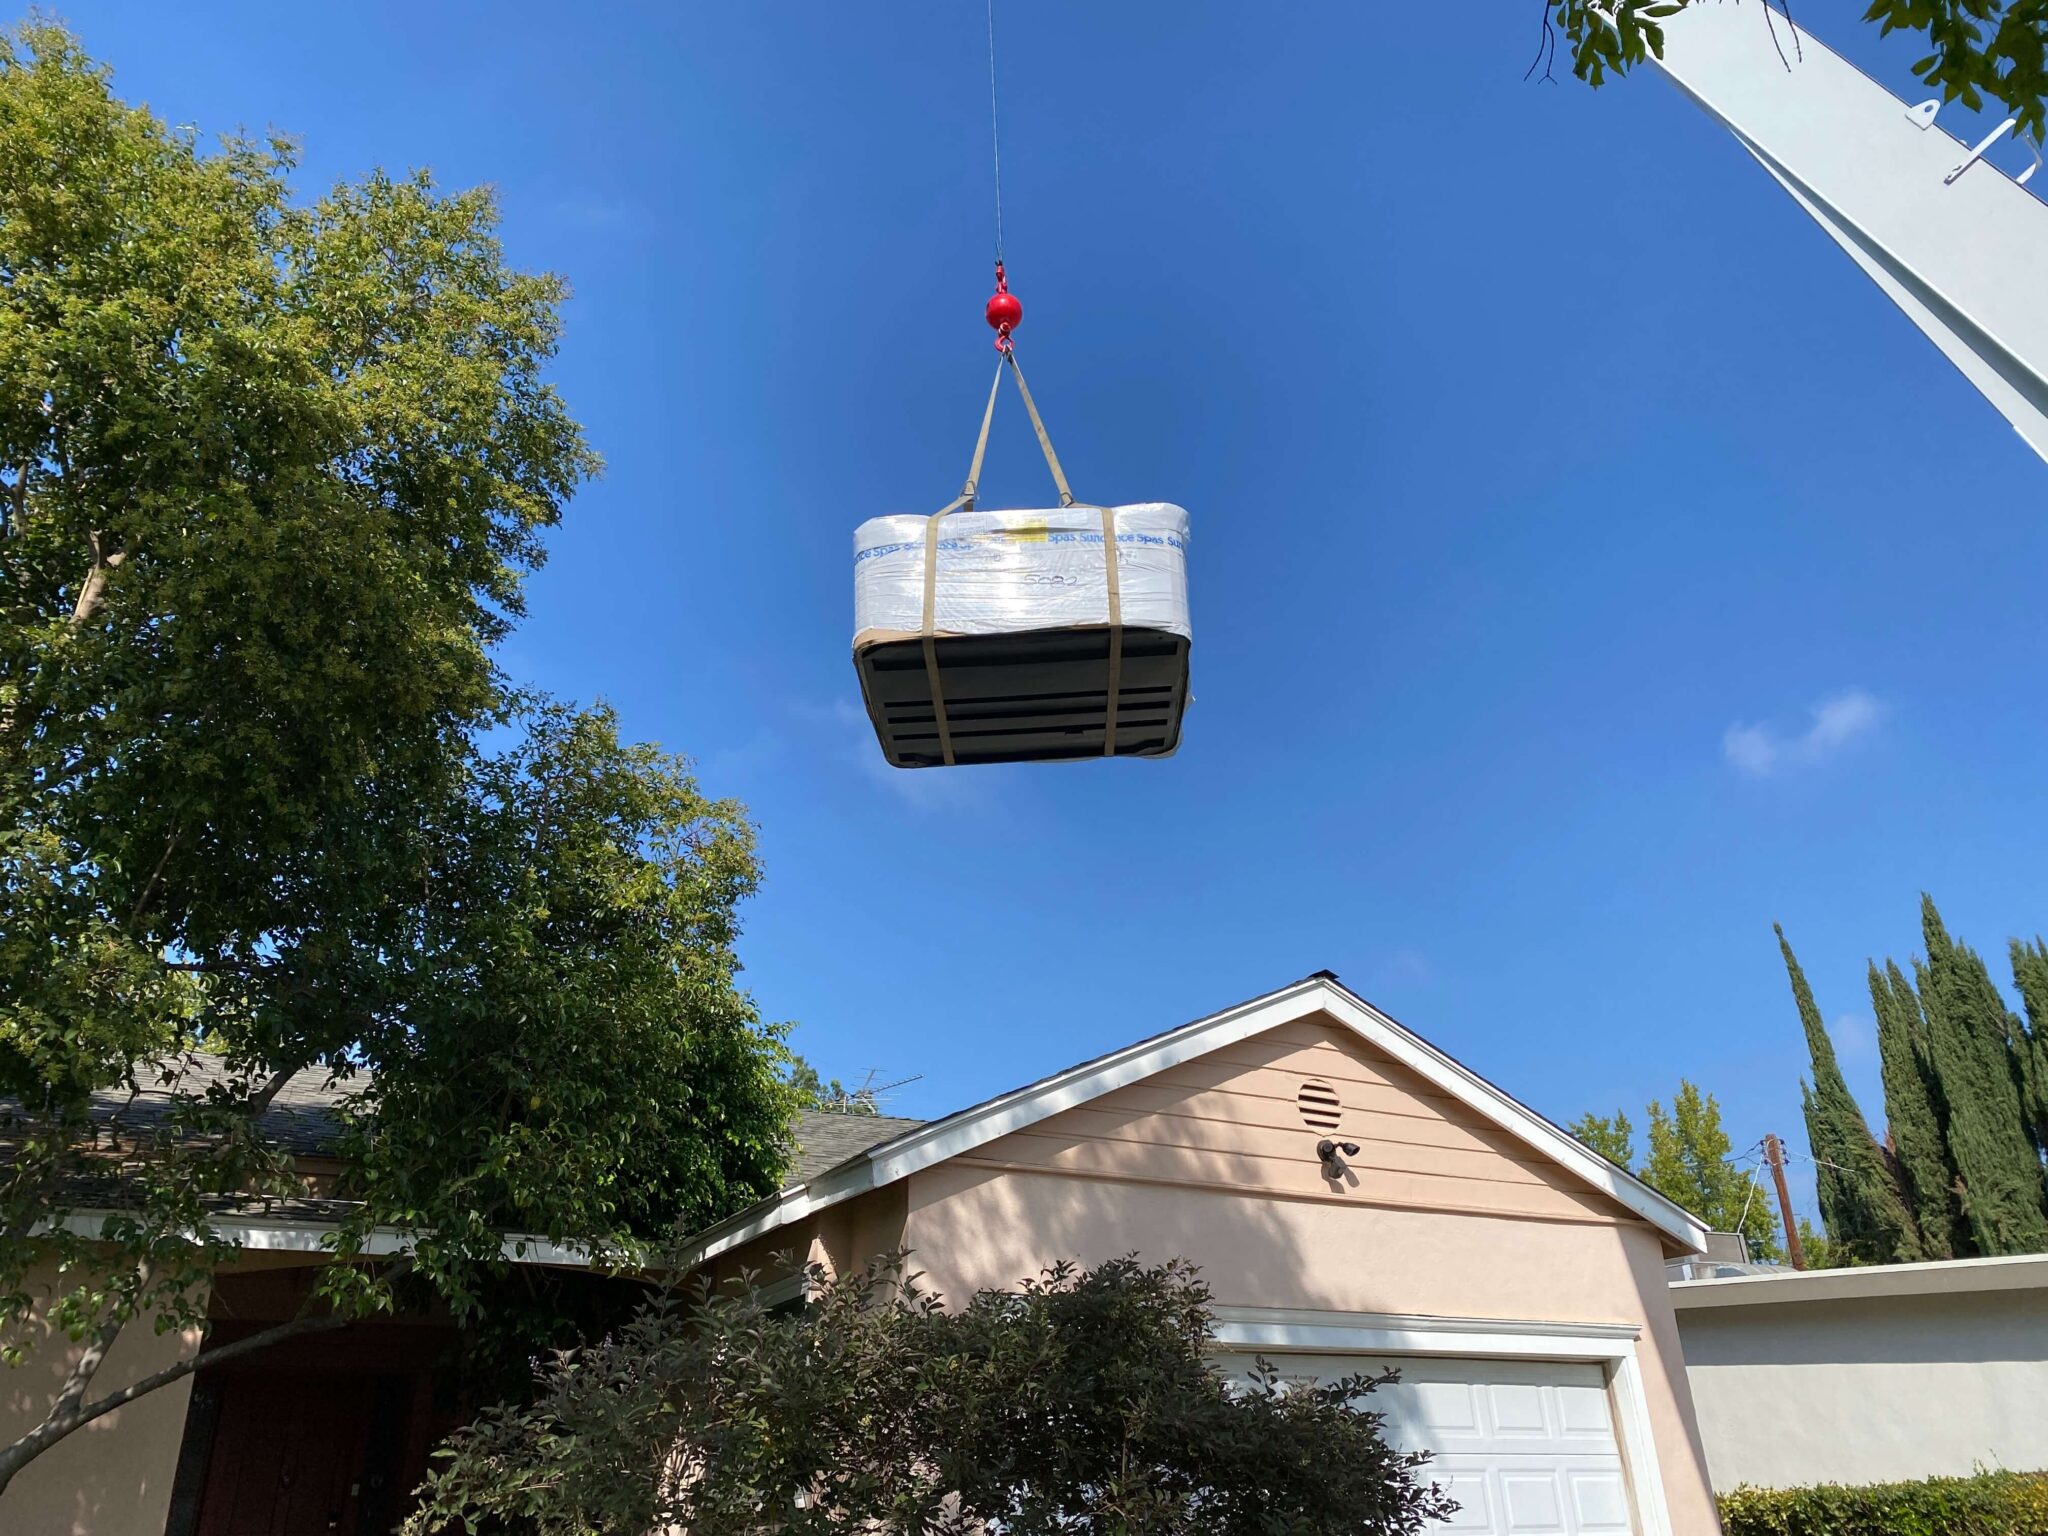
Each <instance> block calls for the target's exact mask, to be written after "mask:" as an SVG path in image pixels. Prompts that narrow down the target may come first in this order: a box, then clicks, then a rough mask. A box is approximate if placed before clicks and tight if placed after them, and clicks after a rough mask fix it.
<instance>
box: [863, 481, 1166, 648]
mask: <svg viewBox="0 0 2048 1536" xmlns="http://www.w3.org/2000/svg"><path fill="white" fill-rule="evenodd" d="M1111 513H1112V518H1113V524H1114V527H1115V530H1116V550H1117V579H1118V597H1119V607H1120V610H1121V616H1122V620H1123V623H1124V626H1125V627H1126V628H1138V629H1159V630H1165V631H1167V632H1169V633H1171V634H1176V635H1179V636H1181V637H1182V638H1183V639H1190V640H1191V639H1193V634H1192V632H1191V631H1190V629H1189V627H1188V576H1187V548H1188V515H1187V513H1186V512H1184V511H1182V510H1181V509H1180V508H1179V507H1176V506H1173V505H1172V504H1170V503H1167V502H1159V501H1148V502H1139V503H1136V504H1134V505H1131V506H1127V507H1115V508H1112V509H1111ZM929 522H930V519H929V518H923V517H876V518H870V519H869V520H868V521H867V522H865V523H862V524H861V525H860V527H859V528H858V529H857V530H856V531H855V533H854V536H853V614H854V625H853V628H854V635H853V644H854V648H855V649H856V650H859V649H860V648H862V647H863V646H867V645H873V644H877V643H880V642H882V641H886V640H901V639H903V638H905V637H906V636H914V635H917V634H919V633H920V632H921V631H922V629H923V624H924V561H925V528H926V524H927V523H929ZM932 618H933V629H934V631H935V632H936V633H938V634H941V635H997V634H1015V633H1019V632H1023V631H1028V630H1041V629H1067V628H1073V627H1077V626H1083V625H1095V624H1107V623H1108V622H1109V586H1108V582H1107V580H1106V570H1105V567H1104V564H1103V533H1102V509H1101V508H1100V507H1066V508H1055V509H1053V510H1050V511H1018V512H955V513H952V514H950V515H949V516H947V517H946V518H944V519H943V520H942V521H941V523H940V526H939V539H938V575H937V579H936V582H935V584H934V587H933V601H932Z"/></svg>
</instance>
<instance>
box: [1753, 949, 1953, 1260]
mask: <svg viewBox="0 0 2048 1536" xmlns="http://www.w3.org/2000/svg"><path fill="white" fill-rule="evenodd" d="M1773 931H1774V932H1776V934H1777V935H1778V952H1779V954H1780V955H1781V956H1782V957H1783V958H1784V961H1785V974H1786V976H1787V978H1788V979H1789V980H1790V981H1791V983H1792V1001H1793V1006H1794V1007H1795V1008H1797V1010H1798V1012H1799V1023H1800V1027H1801V1029H1802V1030H1803V1031H1804V1033H1805V1035H1806V1050H1807V1054H1808V1057H1809V1059H1810V1060H1811V1061H1812V1063H1813V1082H1812V1085H1811V1086H1809V1085H1807V1084H1806V1083H1804V1082H1802V1083H1801V1084H1800V1085H1799V1097H1800V1107H1801V1108H1802V1110H1803V1111H1804V1114H1805V1120H1806V1139H1807V1144H1808V1145H1809V1146H1810V1147H1811V1148H1812V1149H1813V1161H1814V1183H1815V1186H1816V1190H1817V1192H1818V1194H1819V1197H1820V1215H1821V1222H1822V1224H1823V1225H1824V1226H1825V1227H1826V1228H1827V1232H1828V1246H1829V1249H1830V1252H1831V1253H1832V1254H1833V1256H1834V1258H1835V1260H1836V1262H1837V1263H1851V1264H1897V1263H1910V1262H1911V1261H1913V1260H1915V1259H1918V1258H1921V1257H1923V1256H1924V1255H1923V1253H1922V1251H1921V1244H1920V1229H1919V1224H1918V1223H1917V1222H1916V1221H1915V1220H1914V1218H1913V1213H1912V1209H1911V1201H1910V1198H1909V1196H1908V1193H1907V1190H1906V1187H1905V1179H1904V1176H1903V1174H1902V1173H1901V1171H1900V1168H1899V1164H1898V1160H1897V1159H1896V1158H1895V1157H1894V1156H1893V1155H1892V1152H1891V1149H1890V1148H1888V1147H1885V1146H1881V1145H1880V1144H1879V1143H1878V1140H1877V1138H1876V1137H1874V1136H1872V1135H1871V1134H1870V1127H1869V1125H1868V1124H1867V1123H1866V1122H1865V1121H1864V1119H1863V1111H1862V1110H1861V1109H1860V1108H1858V1107H1857V1104H1856V1097H1855V1095H1854V1094H1852V1093H1850V1091H1849V1084H1848V1082H1847V1081H1846V1080H1845V1079H1844V1078H1843V1076H1842V1067H1841V1063H1840V1062H1838V1061H1837V1060H1836V1059H1835V1043H1834V1041H1832V1040H1831V1039H1829V1038H1828V1030H1827V1025H1826V1023H1825V1022H1823V1020H1822V1019H1821V1016H1820V1007H1819V1005H1818V1004H1816V1003H1815V1002H1814V1000H1813V989H1812V988H1811V987H1809V986H1808V985H1807V982H1806V973H1805V972H1804V971H1803V970H1801V969H1800V966H1799V960H1798V957H1797V956H1795V955H1794V954H1793V953H1792V946H1791V944H1790V943H1788V942H1787V941H1786V938H1785V930H1784V929H1783V928H1780V927H1775V925H1774V929H1773Z"/></svg>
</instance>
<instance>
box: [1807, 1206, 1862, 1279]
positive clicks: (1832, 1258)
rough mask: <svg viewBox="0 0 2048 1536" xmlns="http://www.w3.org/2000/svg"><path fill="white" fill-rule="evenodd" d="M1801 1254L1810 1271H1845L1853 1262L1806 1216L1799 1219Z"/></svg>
mask: <svg viewBox="0 0 2048 1536" xmlns="http://www.w3.org/2000/svg"><path fill="white" fill-rule="evenodd" d="M1799 1254H1800V1257H1801V1258H1803V1259H1805V1260H1806V1267H1807V1268H1808V1269H1844V1268H1847V1267H1848V1266H1849V1264H1850V1263H1851V1262H1853V1261H1852V1260H1851V1259H1850V1258H1849V1257H1848V1256H1847V1255H1846V1254H1844V1253H1842V1252H1841V1251H1840V1250H1839V1249H1837V1248H1836V1247H1835V1245H1834V1244H1833V1243H1832V1242H1830V1241H1829V1240H1828V1235H1827V1233H1825V1232H1823V1231H1821V1230H1820V1229H1819V1228H1818V1227H1816V1226H1814V1224H1813V1223H1812V1222H1810V1221H1808V1220H1807V1219H1806V1218H1805V1217H1804V1216H1802V1217H1800V1218H1799Z"/></svg>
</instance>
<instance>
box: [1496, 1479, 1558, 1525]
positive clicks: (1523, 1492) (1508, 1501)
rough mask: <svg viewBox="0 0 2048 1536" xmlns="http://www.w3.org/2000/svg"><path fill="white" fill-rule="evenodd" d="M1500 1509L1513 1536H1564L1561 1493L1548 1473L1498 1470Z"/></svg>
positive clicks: (1556, 1483) (1555, 1480)
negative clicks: (1504, 1514) (1505, 1515)
mask: <svg viewBox="0 0 2048 1536" xmlns="http://www.w3.org/2000/svg"><path fill="white" fill-rule="evenodd" d="M1500 1492H1501V1500H1500V1501H1501V1506H1502V1508H1503V1510H1504V1511H1505V1513H1506V1514H1507V1529H1508V1530H1509V1531H1510V1532H1512V1533H1513V1536H1564V1532H1565V1529H1566V1527H1565V1523H1564V1497H1563V1493H1564V1490H1563V1489H1561V1488H1559V1487H1558V1477H1557V1474H1556V1473H1555V1472H1552V1471H1550V1470H1548V1469H1547V1468H1546V1469H1542V1470H1532V1471H1517V1472H1510V1471H1505V1470H1504V1471H1502V1472H1501V1473H1500Z"/></svg>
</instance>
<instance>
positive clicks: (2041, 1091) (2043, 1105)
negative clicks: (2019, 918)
mask: <svg viewBox="0 0 2048 1536" xmlns="http://www.w3.org/2000/svg"><path fill="white" fill-rule="evenodd" d="M2012 983H2013V986H2014V987H2016V988H2017V989H2018V990H2019V994H2020V1003H2021V1006H2022V1007H2024V1008H2025V1009H2026V1011H2027V1022H2026V1028H2025V1030H2024V1031H2023V1032H2021V1033H2020V1034H2019V1035H2018V1037H2016V1038H2015V1039H2014V1041H2013V1053H2014V1055H2015V1057H2016V1058H2017V1059H2018V1062H2019V1067H2020V1081H2021V1084H2022V1086H2023V1087H2024V1088H2025V1091H2026V1105H2027V1118H2028V1120H2029V1121H2030V1122H2031V1124H2032V1128H2033V1133H2034V1145H2035V1146H2037V1147H2039V1148H2041V1150H2042V1151H2044V1152H2048V944H2044V943H2043V942H2042V941H2041V940H2040V939H2038V938H2036V939H2035V940H2034V942H2033V943H2031V944H2023V943H2021V942H2020V941H2019V940H2018V939H2014V940H2012Z"/></svg>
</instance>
